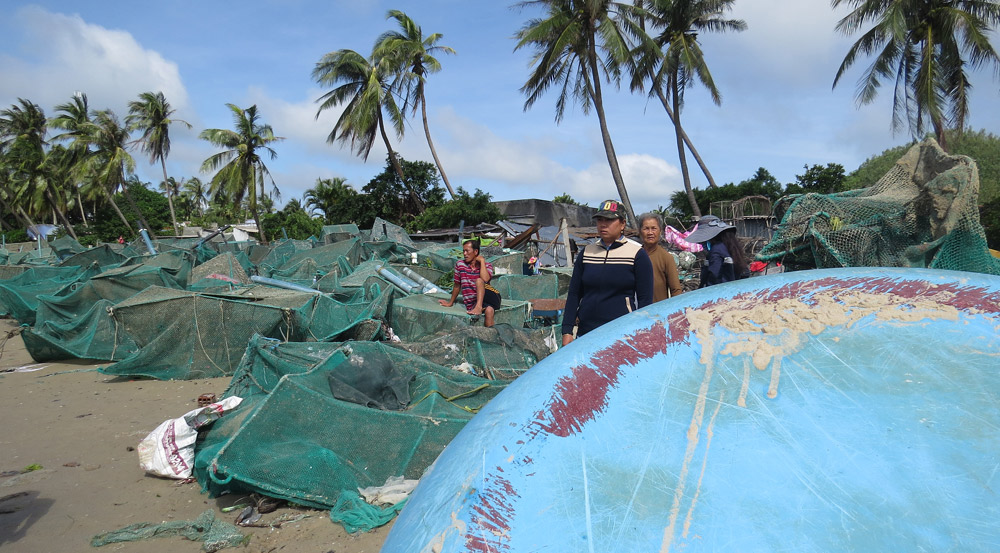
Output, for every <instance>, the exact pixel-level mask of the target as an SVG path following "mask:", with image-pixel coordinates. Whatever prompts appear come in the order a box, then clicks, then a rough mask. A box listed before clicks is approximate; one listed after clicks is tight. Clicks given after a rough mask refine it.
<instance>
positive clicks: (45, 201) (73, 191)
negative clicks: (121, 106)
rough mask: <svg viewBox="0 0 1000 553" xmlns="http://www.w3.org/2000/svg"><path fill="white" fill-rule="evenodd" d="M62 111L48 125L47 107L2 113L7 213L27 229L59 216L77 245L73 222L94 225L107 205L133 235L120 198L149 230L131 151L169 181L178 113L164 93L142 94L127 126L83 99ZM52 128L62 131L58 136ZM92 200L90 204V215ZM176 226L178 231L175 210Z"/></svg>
mask: <svg viewBox="0 0 1000 553" xmlns="http://www.w3.org/2000/svg"><path fill="white" fill-rule="evenodd" d="M55 111H56V115H55V117H52V118H51V119H50V118H47V117H46V116H45V112H44V111H43V110H42V108H41V107H39V106H38V105H37V104H35V103H34V102H31V101H29V100H25V99H23V98H20V99H18V103H17V104H15V105H12V106H11V107H10V108H8V109H5V110H2V111H0V182H2V184H3V186H0V207H2V208H3V209H4V210H5V211H6V212H7V213H10V214H11V215H12V216H13V218H14V219H15V220H16V221H17V222H18V223H20V224H22V225H24V226H25V227H27V226H32V225H34V224H35V221H36V219H38V220H41V219H47V218H48V217H52V220H53V222H56V223H59V224H62V225H63V226H64V227H65V228H66V231H67V233H68V234H69V235H70V236H72V237H73V238H76V237H77V236H76V232H75V230H74V227H73V224H72V222H71V221H70V218H71V217H72V218H76V213H78V214H79V218H78V221H79V222H82V223H83V224H84V225H88V221H89V220H92V219H93V214H94V212H95V211H96V206H97V205H101V204H105V203H107V204H108V205H110V206H112V208H113V209H114V211H115V213H116V214H117V215H118V217H119V218H120V219H121V221H122V223H123V224H124V225H125V228H127V229H128V230H129V232H131V233H134V232H135V231H136V229H133V228H132V225H131V223H130V222H129V219H128V218H127V217H126V216H125V214H124V213H123V212H122V211H121V209H120V208H119V206H118V203H117V202H116V201H115V198H114V195H115V194H116V193H118V192H121V193H122V194H123V196H124V197H125V199H126V201H127V203H128V204H129V207H130V209H131V211H132V213H133V214H134V216H135V221H137V222H138V223H139V225H141V227H142V228H147V229H148V228H149V224H148V223H147V222H146V220H145V217H144V216H143V214H142V213H141V212H140V211H139V209H138V207H137V205H136V203H135V201H134V200H133V198H132V195H131V193H130V190H129V187H128V186H127V183H128V182H129V180H130V178H134V175H133V174H134V171H135V160H134V159H133V157H132V155H131V154H130V153H129V149H131V148H133V147H136V146H138V147H140V148H141V149H142V151H143V152H145V153H148V154H149V155H150V156H151V160H153V161H155V160H159V161H160V162H161V164H163V168H164V179H166V178H167V177H166V165H165V158H166V156H167V154H168V153H169V151H170V137H169V132H168V126H169V125H170V124H171V123H172V122H175V121H176V120H171V119H170V116H171V114H172V113H173V109H172V108H171V107H170V104H169V102H167V100H166V98H164V96H163V94H162V93H155V94H154V93H152V92H145V93H143V94H141V95H140V97H139V100H137V101H135V102H132V103H131V104H130V105H129V116H128V117H127V118H126V120H125V122H124V123H122V121H121V120H120V119H119V118H118V116H117V115H116V114H115V113H114V112H113V111H112V110H110V109H104V110H93V109H90V106H89V103H88V100H87V95H86V94H83V93H77V94H75V95H74V96H73V97H72V98H71V99H70V101H69V102H66V103H64V104H60V105H58V106H56V108H55ZM50 129H51V130H52V131H55V134H54V135H53V136H51V137H49V131H50ZM133 132H138V133H139V134H140V137H139V138H138V139H137V140H132V139H131V135H132V133H133ZM169 197H170V196H168V198H169ZM85 201H90V202H91V204H90V205H91V207H92V209H91V210H90V212H89V214H88V212H87V210H86V208H85ZM171 219H172V222H173V225H174V228H175V229H177V222H176V218H175V217H174V214H173V209H171ZM0 222H2V219H0ZM3 225H4V226H5V228H8V225H7V223H6V222H3ZM150 230H154V229H150Z"/></svg>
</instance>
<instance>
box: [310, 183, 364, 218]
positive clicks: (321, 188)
mask: <svg viewBox="0 0 1000 553" xmlns="http://www.w3.org/2000/svg"><path fill="white" fill-rule="evenodd" d="M353 192H354V190H353V189H352V188H351V187H350V186H348V185H347V179H345V178H343V177H334V178H332V179H316V186H313V187H312V188H310V189H308V190H306V191H305V193H304V194H303V195H302V201H303V202H304V203H305V206H306V207H308V208H309V213H310V215H315V214H316V212H317V211H318V212H320V213H322V214H323V218H324V220H325V222H326V223H327V224H328V225H329V224H333V223H335V222H336V221H334V220H333V216H334V214H335V212H336V208H337V207H338V206H339V204H340V203H342V201H343V200H344V199H345V198H346V197H349V195H350V194H351V193H353Z"/></svg>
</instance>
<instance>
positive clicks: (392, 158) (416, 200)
mask: <svg viewBox="0 0 1000 553" xmlns="http://www.w3.org/2000/svg"><path fill="white" fill-rule="evenodd" d="M378 130H379V132H380V133H382V141H383V142H385V149H386V150H388V151H389V162H390V163H392V168H393V169H395V170H396V174H397V175H399V180H400V181H401V182H402V183H403V185H404V186H406V189H407V190H409V191H410V198H411V199H412V200H413V205H414V207H416V208H417V213H418V214H420V213H423V212H424V202H422V201H421V200H420V196H419V195H417V193H416V191H415V190H413V187H412V186H410V183H409V181H407V180H406V177H404V176H403V166H402V165H400V164H399V160H398V159H396V152H394V151H393V150H392V146H391V145H390V144H389V135H387V134H385V125H383V124H382V112H381V111H380V112H379V114H378Z"/></svg>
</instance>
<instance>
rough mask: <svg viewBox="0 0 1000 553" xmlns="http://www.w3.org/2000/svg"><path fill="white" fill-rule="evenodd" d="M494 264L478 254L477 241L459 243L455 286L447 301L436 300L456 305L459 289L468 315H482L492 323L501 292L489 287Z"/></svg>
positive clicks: (446, 304)
mask: <svg viewBox="0 0 1000 553" xmlns="http://www.w3.org/2000/svg"><path fill="white" fill-rule="evenodd" d="M492 278H493V265H492V264H491V263H490V262H488V261H486V259H485V258H484V257H483V256H482V255H480V254H479V240H466V241H465V242H463V243H462V259H460V260H458V262H457V263H455V285H454V287H453V288H452V289H451V299H450V300H438V302H439V303H440V304H441V305H443V306H444V307H451V306H452V305H455V300H456V299H458V294H459V293H460V292H461V294H462V301H463V302H465V309H466V310H467V311H468V313H469V315H479V314H480V313H482V314H483V315H484V319H485V321H484V322H485V324H486V326H493V316H494V313H495V312H496V310H497V309H500V292H498V291H497V289H496V288H494V287H492V286H490V279H492Z"/></svg>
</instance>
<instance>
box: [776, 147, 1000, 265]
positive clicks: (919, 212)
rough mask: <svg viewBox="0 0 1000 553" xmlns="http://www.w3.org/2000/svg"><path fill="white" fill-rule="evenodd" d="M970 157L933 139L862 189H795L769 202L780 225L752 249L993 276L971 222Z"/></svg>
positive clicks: (973, 175)
mask: <svg viewBox="0 0 1000 553" xmlns="http://www.w3.org/2000/svg"><path fill="white" fill-rule="evenodd" d="M978 200H979V172H978V169H977V167H976V163H975V161H973V160H972V159H970V158H968V157H965V156H952V155H948V154H947V153H945V152H944V151H943V150H941V148H940V147H939V146H938V144H937V142H935V141H934V140H933V139H927V140H925V141H923V142H921V143H920V144H917V145H915V146H913V147H912V148H910V150H909V151H908V152H907V153H906V154H905V155H904V156H903V157H902V158H900V160H899V161H897V162H896V165H895V166H894V167H893V168H892V169H891V170H890V171H889V172H888V173H886V174H885V176H883V177H882V178H881V179H879V181H878V182H877V183H875V184H874V185H872V186H871V187H869V188H863V189H860V190H852V191H849V192H842V193H836V194H797V195H791V196H788V197H786V198H783V200H782V201H781V202H779V204H777V205H776V206H775V213H776V214H777V215H778V216H780V217H781V224H780V225H779V226H778V230H777V232H776V233H775V234H774V236H773V237H772V238H771V241H770V242H769V243H768V244H767V246H765V247H764V248H763V249H762V250H761V252H760V253H759V254H758V255H757V259H760V260H762V261H786V262H792V263H794V264H797V265H801V266H806V267H815V268H834V267H875V266H881V267H927V268H934V269H950V270H956V271H972V272H978V273H988V274H994V275H1000V260H998V259H996V258H994V257H992V256H991V255H990V253H989V249H988V247H987V245H986V236H985V233H984V231H983V227H982V225H981V224H980V223H979V207H978Z"/></svg>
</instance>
